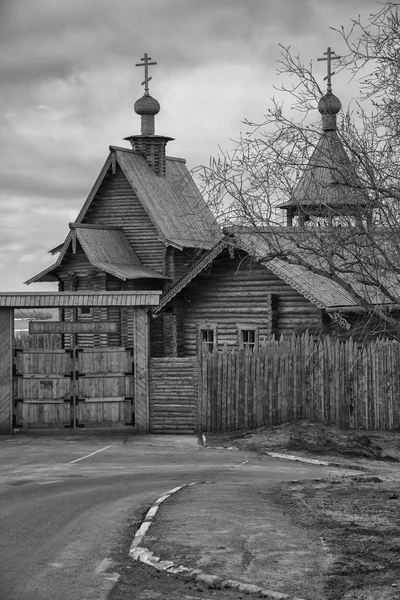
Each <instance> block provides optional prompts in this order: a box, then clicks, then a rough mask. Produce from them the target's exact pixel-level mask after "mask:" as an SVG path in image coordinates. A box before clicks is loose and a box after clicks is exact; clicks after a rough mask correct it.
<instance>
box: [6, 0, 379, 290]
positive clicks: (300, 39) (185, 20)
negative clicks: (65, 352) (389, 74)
mask: <svg viewBox="0 0 400 600" xmlns="http://www.w3.org/2000/svg"><path fill="white" fill-rule="evenodd" d="M376 8H377V4H376V3H375V2H372V1H371V0H354V1H353V2H351V3H350V2H348V0H336V1H335V3H332V2H331V1H330V0H279V1H278V0H249V1H247V2H245V1H243V0H219V1H215V0H146V1H145V2H139V1H138V0H134V1H132V0H112V1H110V0H91V1H89V0H88V1H82V0H68V2H66V1H64V0H35V1H34V2H27V1H26V0H0V78H1V82H2V92H1V95H0V145H1V147H2V149H3V152H2V160H1V162H0V210H1V215H2V219H1V221H0V263H1V265H3V266H2V267H1V266H0V269H2V270H0V289H9V290H10V289H13V287H12V286H14V289H21V287H22V288H23V286H22V281H24V280H26V279H28V278H29V277H30V276H32V275H33V274H35V273H36V272H38V271H40V270H41V269H42V268H45V266H47V263H46V261H47V262H48V264H51V262H52V260H53V257H49V256H48V255H46V251H47V250H48V249H49V248H51V247H54V246H56V245H58V244H59V243H60V242H62V241H63V239H64V238H65V235H66V233H67V231H68V221H70V220H72V219H74V218H75V217H76V215H77V213H78V211H79V209H80V207H81V206H82V204H83V202H84V200H85V198H86V196H87V194H88V192H89V190H90V188H91V186H92V185H93V183H94V181H95V179H96V177H97V175H98V173H99V171H100V169H101V167H102V165H103V163H104V160H105V159H106V157H107V154H108V145H110V144H113V145H126V142H123V140H122V138H123V137H125V136H128V135H130V134H132V133H136V132H138V131H139V127H140V121H139V118H138V117H137V115H135V114H134V113H133V104H134V102H135V100H136V99H137V98H138V97H139V96H140V95H141V94H142V93H143V88H142V87H141V85H140V84H141V82H142V80H143V74H142V73H141V69H138V68H136V67H135V63H137V62H139V61H140V57H141V56H143V52H148V53H149V54H150V55H151V56H152V58H153V60H155V61H157V63H158V65H157V67H154V68H153V69H152V72H151V75H152V76H153V80H152V81H151V87H150V89H151V93H152V94H153V95H154V96H155V97H156V98H157V99H158V100H159V101H160V103H161V107H162V109H161V112H160V114H159V115H158V116H157V123H156V127H157V132H158V133H161V134H164V135H168V136H172V137H174V138H176V141H175V142H172V143H170V144H169V152H170V154H171V155H175V156H182V157H184V158H187V160H188V166H189V167H194V166H196V165H198V164H200V163H207V162H208V158H209V156H210V155H212V154H215V153H216V152H217V150H218V146H219V145H220V146H222V147H223V148H226V147H231V145H232V142H231V140H232V139H237V138H238V136H239V133H240V130H241V129H243V125H242V124H241V121H242V120H243V119H244V118H245V117H247V118H249V119H252V120H258V119H259V118H261V117H262V114H263V112H265V111H266V109H267V107H268V103H269V98H270V97H271V96H272V95H273V93H274V90H273V85H274V84H275V85H277V84H279V80H278V78H277V77H276V67H277V60H278V58H279V46H278V43H282V44H284V45H292V47H293V49H294V51H295V53H297V52H300V53H301V55H302V57H303V58H304V59H305V60H306V61H308V59H309V58H313V59H314V60H315V59H316V57H318V56H321V55H322V52H323V51H324V49H325V47H326V45H328V44H329V45H332V46H333V47H334V49H335V50H336V51H337V52H339V53H340V51H341V48H340V47H336V46H335V43H336V40H337V36H336V35H335V34H333V33H332V32H331V31H330V30H329V26H330V25H333V26H336V27H337V26H340V24H341V23H345V22H346V21H348V20H349V18H350V17H352V16H353V17H354V16H356V15H357V14H358V12H359V11H361V12H363V13H364V14H366V15H367V14H368V13H370V12H374V10H375V9H376ZM328 40H329V42H328ZM331 40H332V41H331ZM316 68H317V69H320V72H321V78H322V77H323V75H324V68H323V66H322V65H321V64H320V63H318V65H316ZM337 82H338V83H337V85H338V89H339V86H340V89H341V94H340V97H341V99H342V100H343V103H344V104H345V101H346V100H347V99H348V98H350V94H351V92H350V90H349V88H348V87H347V86H346V84H345V83H344V80H342V79H340V78H337ZM335 85H336V82H335ZM345 86H346V87H345ZM335 89H336V88H335ZM71 215H72V216H71ZM22 257H25V258H24V259H23V260H22ZM27 257H35V258H34V260H32V262H29V261H28V259H27ZM32 271H33V272H32ZM18 282H20V283H18ZM10 286H11V287H10ZM15 286H17V287H15ZM39 287H40V286H39ZM45 287H48V284H45ZM42 289H43V287H42Z"/></svg>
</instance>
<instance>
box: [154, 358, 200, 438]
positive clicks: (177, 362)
mask: <svg viewBox="0 0 400 600" xmlns="http://www.w3.org/2000/svg"><path fill="white" fill-rule="evenodd" d="M149 391H150V407H149V408H150V433H192V432H193V431H196V429H197V394H198V360H197V358H152V359H150V369H149Z"/></svg>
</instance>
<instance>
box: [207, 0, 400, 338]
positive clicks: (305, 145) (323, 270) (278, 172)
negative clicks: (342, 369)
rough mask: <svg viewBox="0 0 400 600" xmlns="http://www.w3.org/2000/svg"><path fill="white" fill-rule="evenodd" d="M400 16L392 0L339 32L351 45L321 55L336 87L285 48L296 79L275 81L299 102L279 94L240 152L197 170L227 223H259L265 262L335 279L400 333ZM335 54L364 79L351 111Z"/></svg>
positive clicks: (287, 69) (282, 69) (282, 68)
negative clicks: (344, 102)
mask: <svg viewBox="0 0 400 600" xmlns="http://www.w3.org/2000/svg"><path fill="white" fill-rule="evenodd" d="M399 12H400V11H399V4H397V3H394V2H385V3H383V4H379V10H378V12H377V13H376V14H374V15H371V16H370V17H369V19H368V20H367V21H366V22H364V21H363V20H362V19H361V18H358V19H355V20H353V21H352V22H351V23H350V25H349V27H348V28H347V29H346V28H345V27H342V28H341V29H340V30H333V31H334V32H335V34H336V35H337V36H339V38H340V39H341V42H342V43H341V45H342V46H343V43H344V45H345V48H346V53H345V55H344V56H342V57H337V56H335V54H334V53H333V52H332V51H331V49H330V48H328V51H327V52H326V53H325V56H324V57H321V59H324V60H326V59H327V64H328V75H327V80H328V90H327V92H326V93H325V91H322V89H321V87H320V85H319V83H318V81H317V80H316V78H315V76H314V72H313V63H312V62H310V63H308V64H305V63H303V62H302V60H301V59H300V57H299V56H297V55H295V54H293V52H292V50H291V48H290V47H287V48H286V47H283V46H281V59H280V62H279V67H278V75H279V76H280V77H281V78H282V77H283V79H284V80H285V82H287V83H285V84H283V85H282V86H281V87H279V88H277V89H279V92H280V94H279V95H280V96H281V93H282V92H283V93H284V95H285V96H286V97H287V98H288V99H289V102H288V103H283V102H278V101H277V100H276V99H274V98H272V99H271V103H270V107H269V108H268V110H267V112H266V113H265V114H264V115H263V119H262V120H261V121H260V122H259V123H255V122H250V121H247V120H245V121H244V124H245V126H246V129H247V132H246V134H244V135H243V136H242V137H241V138H240V139H239V140H238V141H237V142H236V143H235V148H234V150H233V151H223V150H221V151H220V153H219V156H217V157H216V158H213V159H212V160H211V161H210V164H209V165H208V166H207V167H201V168H200V170H199V172H200V179H201V182H202V192H203V194H204V196H205V197H206V199H207V200H208V202H209V205H210V206H211V208H212V210H213V212H214V213H215V214H216V215H217V217H218V219H219V221H220V223H221V224H222V225H223V226H224V227H226V228H228V230H229V231H231V232H232V231H234V232H238V231H240V232H244V231H246V232H253V231H255V230H256V231H257V235H262V236H263V237H264V239H265V240H266V241H267V243H268V253H267V256H266V259H267V260H268V259H271V260H272V259H274V258H279V259H281V260H284V261H286V262H288V263H291V264H296V265H301V266H303V267H304V268H306V269H307V270H309V271H311V272H313V273H316V274H319V275H323V276H325V277H328V278H329V279H331V280H333V281H335V282H337V283H338V284H340V285H341V286H342V287H343V288H344V289H345V290H346V291H347V292H348V293H349V294H350V295H351V297H352V298H353V299H354V301H355V302H356V303H357V304H358V305H359V306H361V307H363V309H364V310H365V311H369V312H373V313H374V314H375V315H377V316H378V317H379V319H381V320H382V321H383V322H385V323H386V324H390V326H391V327H392V328H394V331H395V332H396V336H398V337H400V321H399V322H398V321H397V318H396V309H400V226H399V221H400V185H399V184H400V182H399V176H400V147H399V146H400V135H399V134H400V100H399V98H400V95H399V92H400V89H399V88H400V84H399V81H400V14H399ZM334 59H335V60H334ZM333 61H334V63H335V64H334V68H335V70H336V71H338V70H342V71H344V72H347V73H348V75H349V78H350V79H353V80H356V81H357V82H358V85H359V90H360V93H359V97H358V98H356V99H354V101H353V103H352V107H351V108H349V109H348V110H347V111H346V112H345V113H344V112H343V111H342V112H340V108H341V105H340V101H339V100H338V98H336V96H334V95H333V94H332V88H331V76H332V64H333ZM316 108H318V110H319V112H320V113H321V114H320V115H318V113H317V112H316V110H315V109H316ZM316 115H318V117H319V118H317V119H316ZM321 118H322V123H321ZM337 119H338V122H337V123H336V120H337ZM385 305H386V307H387V306H388V305H390V306H391V309H390V311H389V310H387V308H385Z"/></svg>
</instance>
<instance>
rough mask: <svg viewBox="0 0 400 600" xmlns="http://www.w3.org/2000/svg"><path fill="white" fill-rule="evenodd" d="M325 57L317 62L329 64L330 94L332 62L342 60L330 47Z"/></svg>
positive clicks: (329, 87)
mask: <svg viewBox="0 0 400 600" xmlns="http://www.w3.org/2000/svg"><path fill="white" fill-rule="evenodd" d="M334 55H335V56H334ZM324 56H326V58H318V59H317V60H326V62H327V67H328V75H327V76H326V77H324V81H325V79H327V80H328V92H332V80H331V77H332V75H335V73H332V61H333V60H336V59H338V58H340V56H337V55H336V52H335V51H334V50H332V48H331V47H330V46H328V49H327V52H324ZM142 60H143V59H142Z"/></svg>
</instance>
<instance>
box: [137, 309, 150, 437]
mask: <svg viewBox="0 0 400 600" xmlns="http://www.w3.org/2000/svg"><path fill="white" fill-rule="evenodd" d="M147 311H148V308H147V307H142V306H140V307H136V309H135V310H134V311H133V315H134V350H133V351H134V363H135V375H134V389H135V421H136V430H137V432H138V433H149V389H148V369H149V339H148V336H149V333H148V318H149V316H148V313H147Z"/></svg>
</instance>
